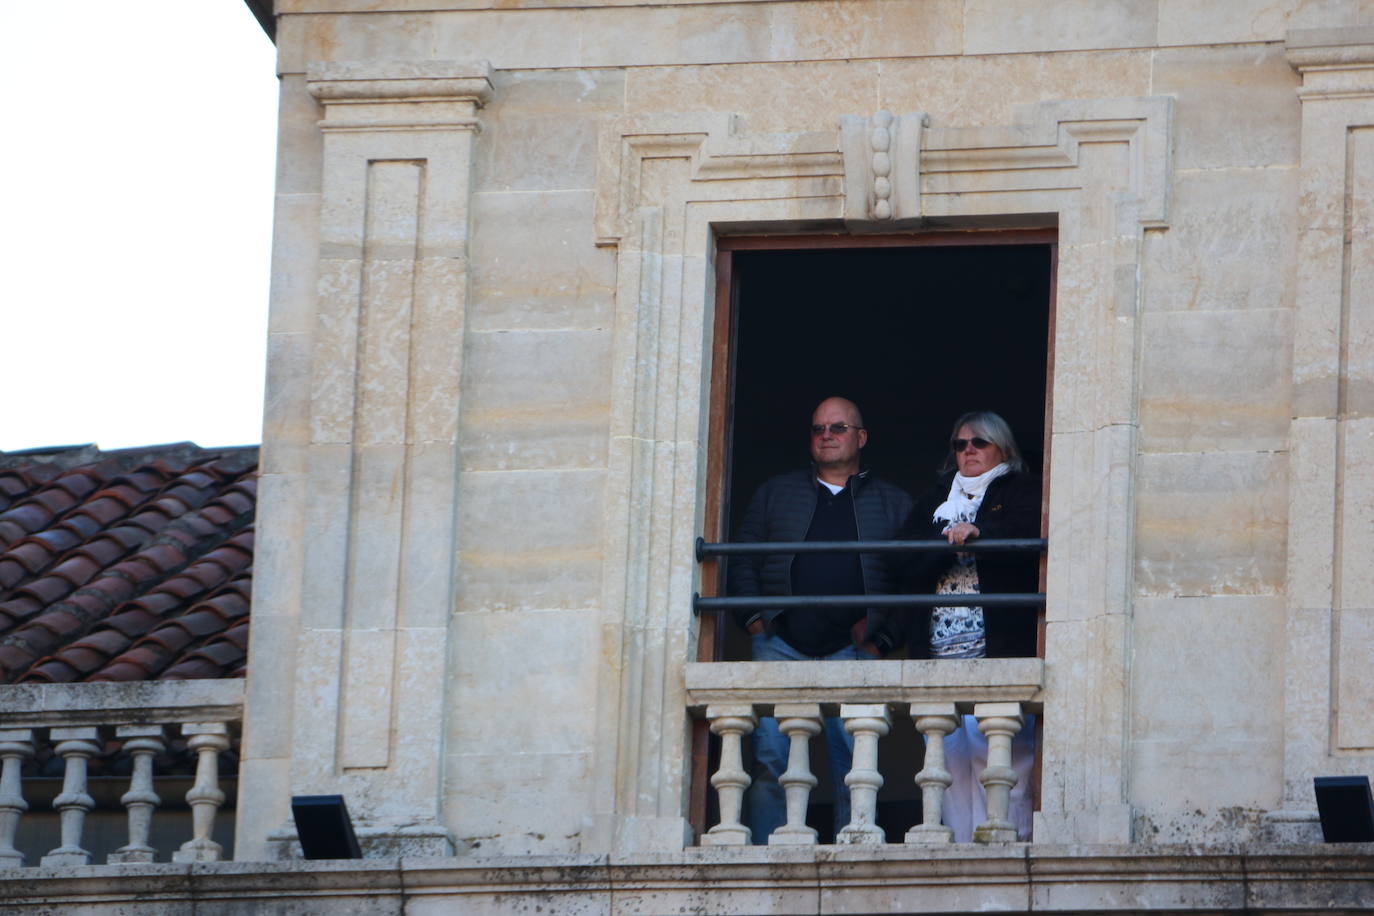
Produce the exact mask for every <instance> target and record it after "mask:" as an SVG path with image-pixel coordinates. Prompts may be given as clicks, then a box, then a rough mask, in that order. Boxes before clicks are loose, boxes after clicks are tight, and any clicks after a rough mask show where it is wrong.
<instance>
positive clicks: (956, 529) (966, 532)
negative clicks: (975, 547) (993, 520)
mask: <svg viewBox="0 0 1374 916" xmlns="http://www.w3.org/2000/svg"><path fill="white" fill-rule="evenodd" d="M978 534H979V531H978V526H977V525H974V524H972V523H971V522H959V523H958V524H957V525H950V526H949V529H948V530H947V531H946V532H945V539H946V540H947V541H949V542H950V543H951V544H962V543H964V542H965V541H971V540H973V539H974V538H976V537H978Z"/></svg>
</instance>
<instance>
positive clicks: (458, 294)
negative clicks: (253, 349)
mask: <svg viewBox="0 0 1374 916" xmlns="http://www.w3.org/2000/svg"><path fill="white" fill-rule="evenodd" d="M490 74H491V71H490V67H489V66H488V65H487V64H486V63H485V62H475V63H473V62H448V61H425V60H422V61H393V62H386V61H382V62H369V63H365V64H354V63H326V64H319V65H314V66H311V67H309V68H308V70H307V74H306V88H307V90H308V91H309V93H310V95H311V96H313V97H314V98H315V99H316V100H317V101H318V102H319V103H320V106H321V110H322V117H321V119H320V121H319V122H318V128H319V131H320V136H319V137H318V141H319V145H318V147H317V148H314V147H312V148H311V152H312V154H313V152H314V150H315V149H318V155H319V157H320V159H319V161H318V162H315V161H310V162H301V163H296V164H295V166H294V167H295V168H297V169H299V170H301V171H305V172H310V171H316V172H318V173H319V175H320V176H321V178H320V182H321V183H320V192H319V198H318V199H319V205H318V206H319V248H318V258H317V261H316V265H317V274H318V278H319V279H318V287H317V290H316V298H315V302H314V310H313V311H314V325H313V329H312V330H311V332H310V335H309V336H310V341H309V346H310V347H312V348H313V354H314V355H313V358H312V359H311V360H310V361H309V363H310V366H311V381H310V384H309V408H308V415H309V428H308V444H307V445H306V446H305V458H304V461H303V462H302V464H303V465H304V471H303V477H304V480H303V481H302V482H301V486H299V487H298V488H297V489H295V490H294V491H292V492H293V497H292V498H295V499H300V500H304V501H305V502H304V504H303V505H301V506H296V507H292V508H289V509H288V508H287V507H281V506H279V507H277V508H278V511H280V512H281V513H282V514H283V515H286V514H287V513H288V512H291V511H294V512H296V513H297V517H299V518H301V519H303V522H302V527H303V532H302V540H303V542H304V549H303V551H302V552H303V561H302V563H303V569H302V570H301V571H300V573H299V575H300V582H301V586H300V589H299V595H300V598H299V607H292V606H288V607H286V608H283V609H280V610H279V613H280V614H281V615H283V616H285V617H286V618H287V619H286V620H282V621H280V622H278V621H276V620H274V621H273V624H274V625H275V628H269V627H264V628H262V629H263V631H264V633H265V634H270V636H267V635H265V636H264V637H263V639H264V640H266V639H271V640H273V641H274V642H273V644H272V645H266V644H263V645H261V646H260V645H259V644H258V643H257V642H256V640H257V639H258V632H259V630H258V629H257V628H255V630H254V639H255V642H254V644H253V646H252V647H251V650H252V652H253V655H254V657H255V658H258V657H263V658H269V657H270V658H277V659H283V660H284V661H285V662H286V663H284V664H279V665H262V666H255V667H254V669H253V671H252V672H251V673H250V675H249V676H250V679H251V680H252V682H251V683H250V690H249V703H248V708H247V711H246V729H247V730H248V731H249V732H254V731H255V730H261V731H262V732H263V733H264V734H269V735H281V734H287V733H289V734H291V735H292V738H293V740H292V741H291V742H290V743H289V746H287V745H286V744H285V743H279V744H278V745H277V746H276V747H275V748H272V749H271V750H268V751H264V752H263V756H262V757H261V758H258V757H255V756H253V749H254V745H251V744H250V747H249V749H248V754H247V755H246V756H245V761H244V763H245V765H244V768H243V774H244V775H243V784H244V788H243V794H244V796H245V797H254V798H256V799H258V805H257V807H256V810H255V812H254V813H253V815H252V818H251V819H249V820H247V821H246V822H245V821H244V820H241V821H240V824H241V831H240V834H239V843H240V849H241V850H244V851H246V853H247V855H249V856H267V855H276V856H279V857H287V856H291V855H293V852H292V849H293V846H292V844H293V842H294V829H293V827H292V825H291V824H290V822H289V821H286V820H285V817H286V816H287V812H288V807H287V806H288V801H289V797H290V795H293V794H319V793H336V792H337V793H340V794H343V795H344V796H345V797H347V798H348V802H349V806H350V810H351V811H352V813H353V815H354V817H355V818H356V821H357V833H358V836H359V840H360V842H361V843H362V844H363V846H364V849H365V852H366V853H368V854H372V855H376V854H387V853H388V852H404V853H406V854H418V855H447V854H451V853H452V852H453V851H454V843H453V839H452V836H451V834H450V831H449V829H448V827H447V826H446V821H445V816H444V811H443V804H444V802H443V799H444V775H443V773H444V763H445V761H444V747H445V734H444V729H445V721H446V720H445V715H444V710H445V708H446V706H447V705H448V696H447V691H448V689H449V686H450V681H449V679H447V678H442V677H435V676H430V675H431V673H437V672H442V671H444V670H446V669H447V666H448V663H449V657H450V645H449V626H450V620H451V613H452V608H453V602H454V595H453V588H454V585H453V579H454V575H453V564H454V558H455V556H456V555H457V540H456V538H457V535H456V512H457V499H458V496H457V494H458V488H457V479H458V464H459V458H458V455H459V451H458V415H459V406H460V380H461V377H462V355H463V349H464V347H463V342H464V331H465V327H466V317H465V316H466V303H467V290H468V239H469V198H470V195H471V175H472V158H473V144H474V142H475V137H476V135H477V133H478V130H479V127H480V124H479V122H478V119H477V112H478V111H479V110H480V109H481V107H482V106H483V105H484V104H485V103H486V102H487V100H488V99H489V98H490V97H491V75H490ZM304 494H309V495H308V498H307V497H306V496H305V495H304ZM282 575H283V576H285V575H286V573H283V574H282ZM277 585H278V587H281V585H280V583H277ZM283 639H286V640H288V641H289V645H286V646H283V645H282V644H281V640H283ZM260 651H261V656H260V654H259V653H260ZM265 812H271V813H270V814H268V813H265ZM269 819H270V820H269Z"/></svg>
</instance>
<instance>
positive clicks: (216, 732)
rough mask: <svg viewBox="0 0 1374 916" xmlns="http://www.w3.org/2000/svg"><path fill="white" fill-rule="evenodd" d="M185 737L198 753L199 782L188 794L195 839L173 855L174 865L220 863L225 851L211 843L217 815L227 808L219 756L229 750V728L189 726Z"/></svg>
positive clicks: (220, 724)
mask: <svg viewBox="0 0 1374 916" xmlns="http://www.w3.org/2000/svg"><path fill="white" fill-rule="evenodd" d="M181 733H182V734H183V735H185V736H186V737H188V738H190V739H191V740H189V741H188V742H186V745H187V747H189V748H190V749H191V750H193V751H195V752H196V753H197V754H198V755H199V757H200V759H199V760H197V761H196V782H195V785H193V786H192V787H191V791H189V792H187V793H186V802H187V804H189V805H190V806H191V828H192V836H191V839H189V840H187V841H186V842H185V843H182V844H181V848H180V849H178V850H177V851H176V852H174V853H172V861H173V862H218V861H219V860H220V857H221V854H222V852H223V850H222V849H221V847H220V845H219V844H218V843H216V842H215V841H214V840H212V839H210V835H211V834H212V833H213V832H214V830H215V815H216V814H217V813H218V812H219V808H220V805H222V804H224V792H222V791H221V790H220V787H219V755H220V753H221V752H222V751H226V750H228V749H229V726H227V725H225V724H224V723H223V722H188V723H186V724H185V725H183V726H182V727H181Z"/></svg>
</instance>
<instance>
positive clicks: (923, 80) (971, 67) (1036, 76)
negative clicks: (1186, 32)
mask: <svg viewBox="0 0 1374 916" xmlns="http://www.w3.org/2000/svg"><path fill="white" fill-rule="evenodd" d="M989 86H996V87H997V92H995V93H989V92H988V87H989ZM879 91H880V93H881V94H880V97H879V105H878V107H879V108H882V109H885V110H887V111H892V112H904V111H924V112H928V113H929V114H930V116H931V126H932V127H961V128H963V127H977V126H993V127H1001V126H1004V125H1007V124H1012V123H1015V121H1016V119H1017V118H1016V116H1017V109H1018V108H1019V107H1020V106H1023V105H1032V104H1034V103H1036V102H1043V101H1050V100H1053V99H1059V98H1087V97H1099V98H1132V97H1135V96H1145V95H1149V94H1150V53H1149V52H1146V51H1115V50H1114V51H1088V52H1083V53H1076V54H1063V55H1053V54H1029V55H1028V54H989V55H985V56H977V57H960V58H954V59H951V58H948V57H929V58H908V57H899V58H897V59H895V60H886V61H883V66H882V72H881V74H880V76H879Z"/></svg>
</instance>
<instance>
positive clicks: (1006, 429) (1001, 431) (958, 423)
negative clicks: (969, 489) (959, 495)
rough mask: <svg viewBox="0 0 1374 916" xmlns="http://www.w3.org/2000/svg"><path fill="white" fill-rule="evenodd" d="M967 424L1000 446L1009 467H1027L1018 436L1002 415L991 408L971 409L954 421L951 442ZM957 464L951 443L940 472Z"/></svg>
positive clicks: (982, 436)
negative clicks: (1013, 432)
mask: <svg viewBox="0 0 1374 916" xmlns="http://www.w3.org/2000/svg"><path fill="white" fill-rule="evenodd" d="M965 426H967V427H968V428H969V429H971V430H973V434H974V435H975V436H978V437H979V438H981V439H986V440H988V441H989V442H991V443H992V444H993V445H995V446H997V447H998V448H1000V449H1001V450H1002V460H1003V461H1004V462H1006V465H1007V467H1009V468H1011V469H1012V470H1013V471H1017V472H1020V471H1024V470H1025V469H1026V462H1025V459H1023V458H1022V457H1021V450H1020V449H1019V448H1017V447H1016V437H1015V436H1014V435H1012V432H1011V426H1009V425H1008V424H1007V421H1006V420H1003V419H1002V417H1001V416H1000V415H998V414H995V413H993V412H992V411H991V410H971V411H969V412H968V413H966V414H964V415H963V416H961V417H960V418H959V419H957V420H955V421H954V428H953V429H952V430H950V433H949V438H950V442H951V443H952V442H953V441H954V439H955V437H956V436H958V435H959V430H960V429H962V428H964V427H965ZM956 466H957V463H956V461H955V460H954V446H953V445H951V446H950V449H949V452H948V453H947V454H946V455H945V461H944V464H942V465H940V473H942V474H943V473H944V472H946V471H949V470H953V469H954V468H955V467H956Z"/></svg>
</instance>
